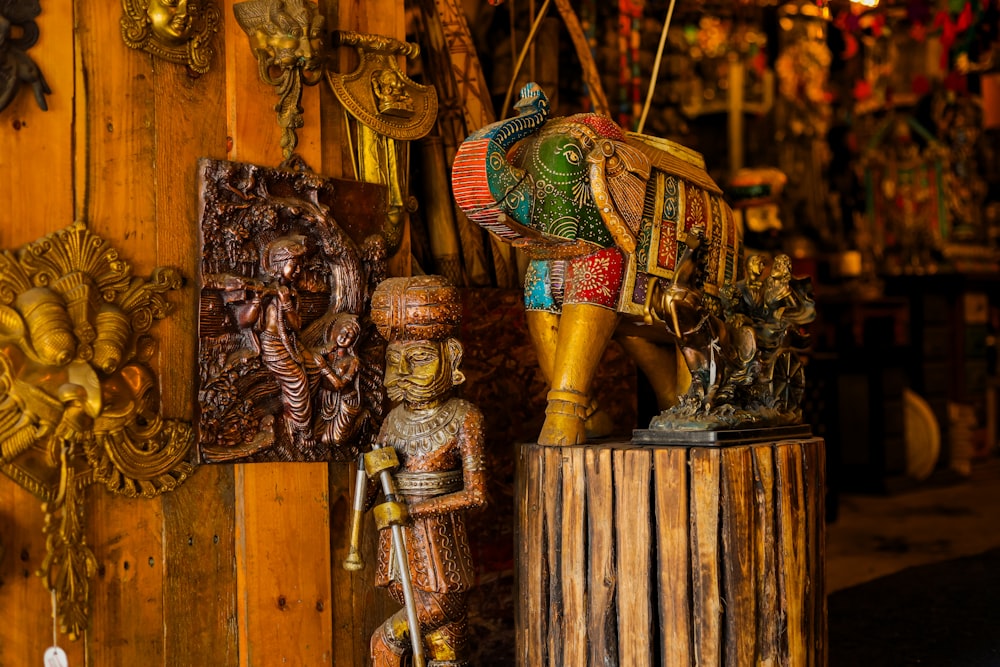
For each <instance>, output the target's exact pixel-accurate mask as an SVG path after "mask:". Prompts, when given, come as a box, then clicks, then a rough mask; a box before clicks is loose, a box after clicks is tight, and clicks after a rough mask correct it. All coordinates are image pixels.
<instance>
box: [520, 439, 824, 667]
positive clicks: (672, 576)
mask: <svg viewBox="0 0 1000 667" xmlns="http://www.w3.org/2000/svg"><path fill="white" fill-rule="evenodd" d="M824 460H825V459H824V442H823V440H822V439H821V438H811V437H809V438H803V439H796V440H780V441H774V442H757V443H753V444H745V445H733V446H726V447H718V446H667V445H655V446H650V445H646V446H641V447H639V446H634V445H632V444H630V443H627V442H609V443H600V444H587V445H579V446H573V447H561V448H557V447H542V446H538V445H534V444H526V445H522V446H521V448H520V454H519V461H518V465H519V468H518V475H517V507H518V523H517V529H518V544H517V549H518V565H517V568H518V569H517V594H518V596H517V599H518V608H517V664H518V665H520V666H522V667H538V666H545V665H551V666H552V667H558V666H561V665H566V666H573V667H584V666H587V667H589V666H594V667H596V666H600V667H609V666H612V665H622V666H624V665H628V666H630V667H644V666H653V665H664V666H665V665H699V666H718V667H730V666H736V665H740V666H742V665H776V666H780V665H793V666H796V667H798V666H803V667H824V666H825V665H826V663H827V650H826V625H827V620H826V595H825V586H824V560H823V553H824V535H825V524H824V510H823V502H824V475H825V469H824Z"/></svg>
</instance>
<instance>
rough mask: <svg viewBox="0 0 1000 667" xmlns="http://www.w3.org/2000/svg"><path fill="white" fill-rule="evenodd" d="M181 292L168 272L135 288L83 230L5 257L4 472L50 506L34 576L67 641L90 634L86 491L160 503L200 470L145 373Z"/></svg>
mask: <svg viewBox="0 0 1000 667" xmlns="http://www.w3.org/2000/svg"><path fill="white" fill-rule="evenodd" d="M180 285H181V276H180V274H179V273H178V272H177V271H176V270H174V269H170V268H163V267H161V268H157V269H155V270H154V271H153V274H152V276H151V277H150V278H149V279H145V278H139V277H136V276H133V275H132V268H131V266H130V265H129V264H128V263H127V262H125V261H124V260H123V259H122V258H121V257H120V256H119V255H118V251H117V250H116V249H115V248H114V247H112V246H111V245H110V244H109V243H108V242H107V241H105V240H104V239H102V238H100V237H98V236H96V235H95V234H93V233H92V232H91V231H90V230H89V229H88V228H87V226H86V225H85V224H84V223H82V222H75V223H73V224H72V225H70V226H69V227H67V228H66V229H63V230H61V231H58V232H54V233H52V234H49V235H48V236H45V237H43V238H41V239H39V240H37V241H34V242H32V243H29V244H27V245H25V246H24V247H22V248H20V249H19V250H17V251H16V252H11V251H6V250H4V251H0V471H3V472H4V473H5V474H6V475H7V476H9V477H10V478H11V479H13V480H14V481H15V482H17V483H18V484H19V485H20V486H22V487H24V488H25V489H27V490H28V491H29V492H30V493H32V494H34V495H35V496H36V497H38V499H39V500H41V501H42V509H43V511H44V512H45V526H44V529H43V530H44V533H45V535H46V557H45V560H44V561H43V563H42V566H41V568H40V570H39V571H38V574H39V576H41V577H43V578H44V579H45V584H46V587H47V588H49V589H50V590H51V591H53V593H54V597H55V600H56V602H55V604H56V610H57V614H56V615H57V617H58V620H59V624H60V627H61V629H62V631H63V632H64V633H66V634H68V635H69V637H70V638H71V639H76V638H78V637H79V636H80V634H81V633H82V632H83V631H84V630H85V629H86V628H87V626H88V623H89V602H90V593H89V580H90V579H91V578H93V576H94V574H95V571H96V569H97V562H96V559H95V558H94V554H93V552H92V551H91V549H90V547H89V546H88V545H87V541H86V537H85V534H84V516H83V502H82V497H81V496H82V494H83V492H84V491H85V489H86V487H88V486H90V485H91V484H94V483H100V484H103V485H104V486H105V487H106V488H107V489H108V490H109V491H111V492H113V493H116V494H118V495H121V496H126V497H133V498H134V497H143V498H152V497H154V496H157V495H159V494H160V493H163V492H166V491H170V490H172V489H174V488H176V487H177V486H178V485H179V484H180V483H181V482H183V481H184V480H185V479H186V478H187V476H188V475H189V474H191V472H192V470H193V466H192V465H191V463H189V462H188V460H187V459H188V455H189V451H190V449H191V445H192V444H193V442H194V434H193V429H192V427H191V425H190V424H188V423H185V422H180V421H173V420H166V419H163V418H162V417H161V415H160V406H159V387H158V383H157V379H156V376H155V374H154V373H153V371H152V370H151V369H150V367H149V366H148V365H147V362H148V360H149V359H150V357H151V356H152V354H153V352H154V350H155V343H154V341H153V339H152V337H151V336H150V335H149V333H148V332H149V330H150V328H151V327H152V324H153V322H154V321H156V320H160V319H163V318H164V317H166V316H167V314H168V313H169V312H170V310H171V308H172V307H171V305H170V304H169V303H168V302H167V300H166V293H167V292H168V291H170V290H174V289H177V288H178V287H180Z"/></svg>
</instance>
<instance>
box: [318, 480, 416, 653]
mask: <svg viewBox="0 0 1000 667" xmlns="http://www.w3.org/2000/svg"><path fill="white" fill-rule="evenodd" d="M355 471H356V469H355V467H354V466H353V465H344V464H339V463H331V464H330V465H329V478H330V499H331V500H330V545H331V546H330V553H331V560H332V563H331V567H332V570H331V579H332V583H331V588H332V595H333V604H331V605H330V607H331V608H330V614H331V616H332V620H333V664H334V665H343V666H344V667H352V666H353V665H363V664H367V661H368V660H369V657H368V644H369V639H370V637H371V635H372V633H373V632H374V631H375V629H376V628H377V627H379V626H380V625H381V623H382V622H383V621H384V620H385V619H386V618H388V617H389V616H390V615H392V614H393V613H394V612H395V611H396V610H397V609H398V608H399V605H398V604H396V602H395V600H393V599H392V598H390V597H389V596H388V594H386V593H385V592H384V591H383V590H381V589H376V588H375V586H374V573H375V562H376V547H377V542H378V540H377V539H376V536H375V524H374V521H373V520H372V518H371V516H370V515H368V516H366V517H364V518H363V519H362V529H361V545H360V546H361V549H360V552H361V558H362V559H363V560H364V562H365V563H366V567H365V568H363V569H362V570H360V571H357V572H349V571H347V570H345V569H344V568H343V562H344V559H345V558H347V554H348V551H349V548H350V513H351V508H352V506H353V504H352V500H353V498H352V494H353V493H354V480H355Z"/></svg>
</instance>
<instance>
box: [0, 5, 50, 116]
mask: <svg viewBox="0 0 1000 667" xmlns="http://www.w3.org/2000/svg"><path fill="white" fill-rule="evenodd" d="M41 12H42V8H41V7H40V6H39V5H38V0H7V2H3V3H0V111H3V110H4V109H6V108H7V105H8V104H10V103H11V101H12V100H13V99H14V96H15V95H17V91H18V89H19V88H20V87H21V85H26V86H31V88H32V90H33V91H34V93H35V101H36V102H38V106H39V108H40V109H41V110H42V111H48V109H49V105H48V104H47V103H46V102H45V96H46V95H48V94H50V93H51V92H52V91H51V90H49V84H47V83H45V77H44V76H42V70H40V69H38V65H36V64H35V61H33V60H32V59H31V57H30V56H28V54H27V53H26V51H27V50H28V49H30V48H31V47H32V46H34V45H35V42H37V41H38V24H36V23H35V17H36V16H38V15H39V14H40V13H41Z"/></svg>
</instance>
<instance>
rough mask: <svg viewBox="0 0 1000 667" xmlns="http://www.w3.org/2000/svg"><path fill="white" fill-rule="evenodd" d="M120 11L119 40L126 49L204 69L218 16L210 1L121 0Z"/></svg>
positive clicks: (207, 63)
mask: <svg viewBox="0 0 1000 667" xmlns="http://www.w3.org/2000/svg"><path fill="white" fill-rule="evenodd" d="M122 12H123V13H122V20H121V24H122V39H124V40H125V44H127V45H128V46H129V47H130V48H133V49H138V50H141V51H145V52H146V53H150V54H152V55H154V56H156V57H158V58H163V59H164V60H167V61H169V62H172V63H177V64H179V65H187V66H188V67H190V68H191V70H192V71H194V72H197V73H199V74H204V73H205V72H207V71H208V68H209V66H210V65H211V62H212V56H213V55H214V54H215V50H214V48H213V47H212V44H211V42H212V37H213V36H214V35H215V33H216V32H218V30H219V17H220V15H219V10H218V8H217V7H216V6H215V5H214V4H212V0H122Z"/></svg>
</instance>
